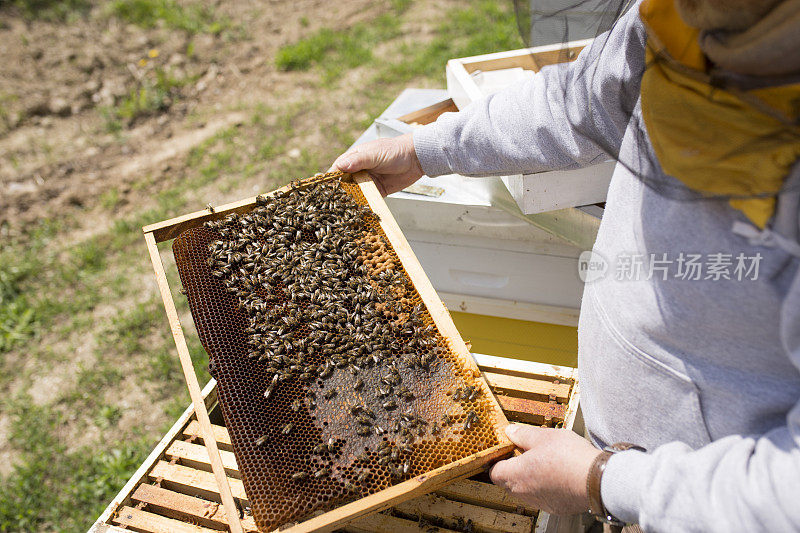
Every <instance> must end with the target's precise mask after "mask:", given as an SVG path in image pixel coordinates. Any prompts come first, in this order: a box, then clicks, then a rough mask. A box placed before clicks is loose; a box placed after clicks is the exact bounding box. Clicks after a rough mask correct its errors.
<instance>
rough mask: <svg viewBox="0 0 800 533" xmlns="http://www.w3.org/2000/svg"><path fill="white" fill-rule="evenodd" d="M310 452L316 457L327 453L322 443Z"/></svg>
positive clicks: (326, 448)
mask: <svg viewBox="0 0 800 533" xmlns="http://www.w3.org/2000/svg"><path fill="white" fill-rule="evenodd" d="M312 451H313V453H314V454H316V455H322V454H323V453H325V452H327V451H328V447H327V446H326V445H325V444H324V443H323V444H317V445H316V446H314V449H313V450H312Z"/></svg>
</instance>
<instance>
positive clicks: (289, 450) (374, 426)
mask: <svg viewBox="0 0 800 533" xmlns="http://www.w3.org/2000/svg"><path fill="white" fill-rule="evenodd" d="M337 178H338V179H337ZM341 178H342V176H341V175H339V174H335V173H334V174H329V175H321V176H318V177H316V178H314V179H311V180H305V181H304V182H296V183H295V184H294V185H293V186H292V187H291V188H290V190H288V191H277V192H276V193H273V194H272V195H270V196H268V197H259V198H258V201H257V205H256V206H255V207H254V208H253V209H252V211H250V212H248V213H241V214H231V215H228V216H227V217H226V218H223V219H220V220H217V221H214V222H207V223H206V224H205V225H204V226H201V227H196V228H192V229H189V230H187V231H185V232H183V233H182V234H181V235H180V236H179V237H178V238H177V239H175V241H174V242H173V252H174V255H175V259H176V262H177V266H178V271H179V274H180V279H181V282H182V284H183V288H184V292H185V293H186V295H187V298H188V301H189V306H190V309H191V312H192V316H193V318H194V321H195V324H196V326H197V330H198V333H199V336H200V340H201V342H202V344H203V347H204V348H205V349H206V351H207V352H208V354H209V359H210V362H209V370H210V371H211V373H212V375H213V376H214V377H215V378H216V379H217V382H218V392H219V403H220V407H221V409H222V413H223V416H224V419H225V424H226V426H227V427H228V430H229V432H230V435H231V441H232V444H233V448H234V453H235V455H236V459H237V463H238V465H239V470H240V472H241V476H242V481H243V483H244V487H245V491H246V493H247V496H248V500H249V502H250V507H251V511H252V514H253V517H254V519H255V521H256V524H257V525H258V527H259V529H260V530H261V531H269V530H273V529H275V528H277V527H279V526H282V525H284V524H287V523H292V522H298V521H302V520H303V519H305V518H307V517H309V516H311V515H312V514H316V513H318V512H321V511H326V510H330V509H332V508H334V507H337V506H339V505H341V504H344V503H347V502H349V501H352V500H355V499H357V498H359V497H363V496H366V495H369V494H372V493H375V492H378V491H380V490H383V489H385V488H387V487H389V486H391V485H394V484H396V483H399V482H402V481H404V480H407V479H410V478H412V477H415V476H418V475H420V474H424V473H427V472H430V471H431V470H433V469H435V468H438V467H440V466H443V465H446V464H448V463H451V462H453V461H455V460H458V459H462V458H464V457H467V456H469V455H472V454H474V453H476V452H478V451H481V450H485V449H487V448H489V447H491V446H494V445H496V444H498V442H499V440H498V431H499V429H498V428H499V421H498V420H497V419H496V416H497V415H496V413H497V411H496V410H495V409H494V404H493V403H492V401H491V400H490V398H487V396H486V391H487V390H488V389H485V388H484V386H483V383H482V381H481V380H479V379H478V378H477V376H476V373H475V372H474V371H473V370H472V369H471V368H469V367H468V366H467V365H465V364H464V363H463V362H462V360H461V359H460V358H459V356H458V355H457V354H456V353H455V352H454V351H453V350H452V349H451V347H450V345H449V343H448V341H447V339H446V338H444V337H443V336H442V335H441V334H440V333H439V332H438V330H437V329H436V326H435V325H434V322H433V319H432V318H431V316H430V314H429V312H428V310H427V308H426V307H425V305H424V304H423V303H422V300H421V298H420V296H419V294H418V292H417V291H416V289H415V288H414V285H413V283H412V282H411V280H410V279H409V277H408V275H407V274H406V272H405V271H404V270H403V268H402V264H401V262H400V259H399V258H398V256H397V254H396V252H395V251H394V249H393V248H392V246H391V244H389V242H388V240H387V238H386V235H385V234H384V233H383V230H382V229H381V227H380V221H379V220H378V219H377V216H376V215H374V214H373V213H372V211H371V210H370V209H369V207H368V204H367V201H366V199H365V198H364V196H363V194H362V193H361V190H360V189H359V187H358V186H357V185H355V184H353V183H348V182H345V181H342V180H341Z"/></svg>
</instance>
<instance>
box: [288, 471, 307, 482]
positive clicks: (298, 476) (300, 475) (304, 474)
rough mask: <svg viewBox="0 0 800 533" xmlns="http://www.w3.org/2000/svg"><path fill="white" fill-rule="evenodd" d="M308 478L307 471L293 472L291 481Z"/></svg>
mask: <svg viewBox="0 0 800 533" xmlns="http://www.w3.org/2000/svg"><path fill="white" fill-rule="evenodd" d="M306 479H308V472H295V473H294V474H292V480H293V481H305V480H306Z"/></svg>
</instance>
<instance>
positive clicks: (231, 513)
mask: <svg viewBox="0 0 800 533" xmlns="http://www.w3.org/2000/svg"><path fill="white" fill-rule="evenodd" d="M144 239H145V242H146V243H147V250H148V252H149V253H150V260H151V262H152V263H153V270H154V272H155V276H156V283H157V284H158V290H159V292H160V293H161V300H162V301H163V302H164V310H165V311H166V312H167V320H168V321H169V326H170V329H171V330H172V338H173V339H174V341H175V347H176V348H177V350H178V359H179V360H180V363H181V368H182V369H183V377H184V378H185V379H186V386H187V388H188V389H189V396H190V397H191V399H192V405H194V412H195V416H197V421H198V422H199V423H200V433H201V434H202V435H203V436H204V437H205V438H206V439H207V440H208V442H206V449H207V450H208V457H209V459H210V460H211V468H212V470H213V471H214V476H215V477H216V479H217V483H218V484H219V494H220V498H222V504H223V505H224V506H225V512H226V513H227V514H228V517H229V520H230V529H231V533H242V525H241V524H240V523H239V513H238V510H237V509H236V504H235V503H234V502H233V496H231V488H230V487H229V486H228V484H227V476H226V475H225V468H224V467H223V466H222V460H221V459H220V457H219V449H218V448H217V442H216V441H215V440H214V438H213V436H212V435H213V434H212V431H211V421H210V420H209V419H208V409H206V404H205V401H203V394H202V393H201V391H200V383H199V382H198V381H197V374H195V371H194V364H193V363H192V357H191V355H190V354H189V347H188V346H187V345H186V338H185V337H184V336H183V328H182V327H181V322H180V320H179V319H178V310H177V309H176V308H175V302H174V301H173V300H172V292H171V291H170V290H169V282H168V281H167V274H166V273H165V272H164V264H163V263H162V262H161V255H160V254H159V252H158V246H156V240H155V237H154V236H153V234H152V233H145V234H144Z"/></svg>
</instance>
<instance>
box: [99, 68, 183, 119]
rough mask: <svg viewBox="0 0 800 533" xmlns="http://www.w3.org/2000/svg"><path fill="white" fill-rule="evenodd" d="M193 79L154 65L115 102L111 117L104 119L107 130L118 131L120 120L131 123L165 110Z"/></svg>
mask: <svg viewBox="0 0 800 533" xmlns="http://www.w3.org/2000/svg"><path fill="white" fill-rule="evenodd" d="M193 79H194V78H176V77H174V76H173V75H172V74H171V73H170V72H169V70H167V69H164V68H162V67H155V68H154V69H153V70H151V71H149V72H147V74H146V75H145V76H144V77H143V78H142V80H141V81H139V83H138V84H137V85H136V86H135V87H133V88H132V89H131V90H130V92H129V93H128V95H127V96H126V97H125V98H123V99H122V100H121V101H120V102H119V103H117V105H116V107H115V108H114V112H113V117H110V118H107V120H106V129H107V131H109V132H112V133H113V132H116V131H118V130H119V127H120V126H119V122H121V121H124V122H127V123H128V124H131V123H133V122H135V121H136V120H137V119H139V118H142V117H146V116H150V115H155V114H157V113H160V112H162V111H165V110H167V109H168V108H169V107H170V105H172V103H173V102H174V101H175V100H176V99H177V98H179V96H180V89H181V88H182V87H183V86H184V85H186V84H187V83H190V82H191V81H193Z"/></svg>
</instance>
